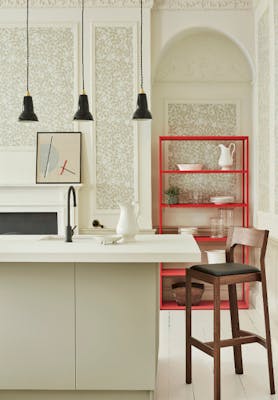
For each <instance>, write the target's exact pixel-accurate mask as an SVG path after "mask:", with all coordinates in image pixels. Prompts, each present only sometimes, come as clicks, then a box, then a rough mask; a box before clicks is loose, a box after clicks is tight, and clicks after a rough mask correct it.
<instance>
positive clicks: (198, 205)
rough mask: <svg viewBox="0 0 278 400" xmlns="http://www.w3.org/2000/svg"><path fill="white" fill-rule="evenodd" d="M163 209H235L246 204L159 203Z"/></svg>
mask: <svg viewBox="0 0 278 400" xmlns="http://www.w3.org/2000/svg"><path fill="white" fill-rule="evenodd" d="M160 205H161V207H163V208H236V207H247V204H246V203H223V204H214V203H179V204H167V203H161V204H160Z"/></svg>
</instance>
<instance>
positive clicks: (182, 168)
mask: <svg viewBox="0 0 278 400" xmlns="http://www.w3.org/2000/svg"><path fill="white" fill-rule="evenodd" d="M176 166H177V167H178V169H179V170H180V171H198V170H201V169H202V168H203V164H176Z"/></svg>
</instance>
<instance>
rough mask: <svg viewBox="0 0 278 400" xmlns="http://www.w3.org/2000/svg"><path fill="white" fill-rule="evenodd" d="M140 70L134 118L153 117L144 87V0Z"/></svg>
mask: <svg viewBox="0 0 278 400" xmlns="http://www.w3.org/2000/svg"><path fill="white" fill-rule="evenodd" d="M140 28H141V30H140V72H141V86H140V92H139V94H138V97H137V110H136V111H135V113H134V114H133V117H132V119H135V120H142V119H152V114H151V113H150V111H149V109H148V100H147V95H146V93H145V92H144V89H143V83H144V82H143V0H141V24H140Z"/></svg>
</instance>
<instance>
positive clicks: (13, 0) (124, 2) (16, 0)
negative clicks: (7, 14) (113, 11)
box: [0, 0, 154, 8]
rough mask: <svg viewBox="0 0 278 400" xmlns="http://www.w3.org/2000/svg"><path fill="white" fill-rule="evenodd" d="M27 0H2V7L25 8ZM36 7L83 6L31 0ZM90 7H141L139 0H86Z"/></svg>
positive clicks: (64, 0) (146, 2)
mask: <svg viewBox="0 0 278 400" xmlns="http://www.w3.org/2000/svg"><path fill="white" fill-rule="evenodd" d="M153 2H154V0H143V6H144V7H150V8H152V7H153ZM25 7H26V0H0V8H25ZM30 7H34V8H63V7H69V8H73V7H81V0H30ZM88 7H112V8H114V7H119V8H121V7H127V8H128V7H140V1H139V0H86V8H88Z"/></svg>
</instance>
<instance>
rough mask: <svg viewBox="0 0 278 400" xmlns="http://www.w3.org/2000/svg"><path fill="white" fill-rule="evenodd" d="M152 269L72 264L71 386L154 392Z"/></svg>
mask: <svg viewBox="0 0 278 400" xmlns="http://www.w3.org/2000/svg"><path fill="white" fill-rule="evenodd" d="M157 323H158V265H156V264H147V263H146V264H135V263H134V264H130V263H125V264H118V263H115V264H77V268H76V343H77V346H76V361H77V364H76V385H77V389H81V390H82V389H87V390H154V388H155V376H156V361H157V345H158V342H157V332H158V329H157Z"/></svg>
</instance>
